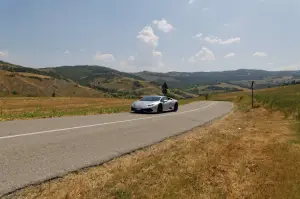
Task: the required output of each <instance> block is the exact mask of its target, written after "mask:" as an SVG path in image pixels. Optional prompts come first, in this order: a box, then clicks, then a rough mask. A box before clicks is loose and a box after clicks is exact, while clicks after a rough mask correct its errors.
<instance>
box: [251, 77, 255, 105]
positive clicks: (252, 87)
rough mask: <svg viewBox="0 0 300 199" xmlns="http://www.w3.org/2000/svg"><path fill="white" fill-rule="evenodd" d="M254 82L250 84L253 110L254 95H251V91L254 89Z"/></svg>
mask: <svg viewBox="0 0 300 199" xmlns="http://www.w3.org/2000/svg"><path fill="white" fill-rule="evenodd" d="M253 85H254V81H252V84H251V90H252V108H254V95H253V89H254V86H253Z"/></svg>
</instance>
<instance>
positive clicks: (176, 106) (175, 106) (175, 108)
mask: <svg viewBox="0 0 300 199" xmlns="http://www.w3.org/2000/svg"><path fill="white" fill-rule="evenodd" d="M177 111H178V103H175V105H174V112H177Z"/></svg>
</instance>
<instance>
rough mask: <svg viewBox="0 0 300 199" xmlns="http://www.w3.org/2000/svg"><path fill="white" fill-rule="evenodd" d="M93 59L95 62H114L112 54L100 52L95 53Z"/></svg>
mask: <svg viewBox="0 0 300 199" xmlns="http://www.w3.org/2000/svg"><path fill="white" fill-rule="evenodd" d="M94 59H95V60H97V61H103V62H106V63H110V62H114V61H115V58H114V56H113V55H112V54H102V53H100V52H97V53H96V54H95V56H94Z"/></svg>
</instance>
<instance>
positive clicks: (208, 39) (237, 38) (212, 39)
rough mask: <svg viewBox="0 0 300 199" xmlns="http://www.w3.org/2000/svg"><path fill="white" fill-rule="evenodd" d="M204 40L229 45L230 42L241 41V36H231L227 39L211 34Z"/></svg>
mask: <svg viewBox="0 0 300 199" xmlns="http://www.w3.org/2000/svg"><path fill="white" fill-rule="evenodd" d="M204 41H206V42H208V43H211V44H222V45H229V44H235V43H240V42H241V38H239V37H235V38H229V39H227V40H222V39H221V38H218V37H214V36H209V37H205V38H204Z"/></svg>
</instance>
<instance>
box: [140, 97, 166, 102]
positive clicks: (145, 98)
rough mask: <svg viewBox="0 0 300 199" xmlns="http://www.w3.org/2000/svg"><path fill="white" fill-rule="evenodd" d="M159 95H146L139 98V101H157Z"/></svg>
mask: <svg viewBox="0 0 300 199" xmlns="http://www.w3.org/2000/svg"><path fill="white" fill-rule="evenodd" d="M160 98H161V97H157V96H147V97H143V98H142V99H140V101H150V102H154V101H159V100H160Z"/></svg>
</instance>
